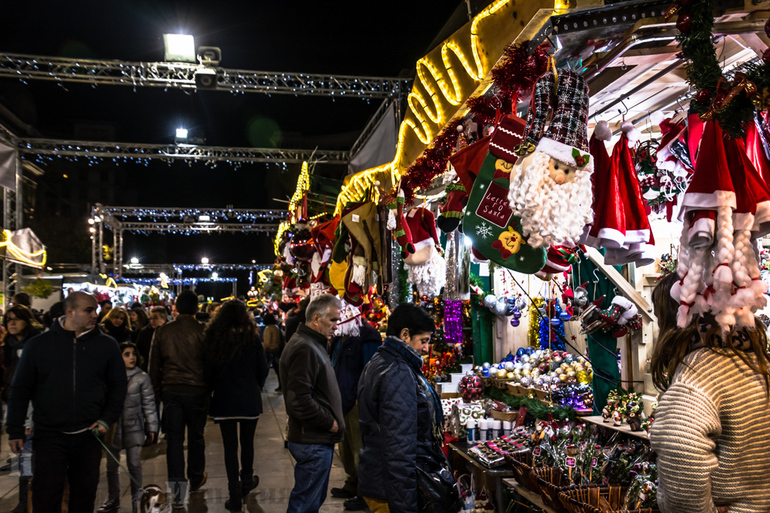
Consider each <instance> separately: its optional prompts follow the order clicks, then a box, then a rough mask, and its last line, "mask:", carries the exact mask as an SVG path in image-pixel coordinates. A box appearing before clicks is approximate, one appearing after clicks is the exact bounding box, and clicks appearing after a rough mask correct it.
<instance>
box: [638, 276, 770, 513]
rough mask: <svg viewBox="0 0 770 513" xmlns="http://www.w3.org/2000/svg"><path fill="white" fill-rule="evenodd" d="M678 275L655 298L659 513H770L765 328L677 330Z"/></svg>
mask: <svg viewBox="0 0 770 513" xmlns="http://www.w3.org/2000/svg"><path fill="white" fill-rule="evenodd" d="M678 281H679V277H678V276H676V273H672V274H670V275H669V276H667V277H665V278H663V280H661V282H660V283H659V284H658V285H657V286H656V287H655V290H654V291H653V294H652V299H653V306H654V308H655V315H656V316H657V317H658V320H659V326H660V335H659V338H658V341H657V343H656V345H655V352H654V353H653V357H652V361H651V371H652V380H653V383H654V384H655V386H656V388H658V389H659V390H660V391H661V392H662V395H661V396H660V399H659V400H658V408H657V409H656V410H655V423H654V424H653V426H652V429H651V431H650V444H651V446H652V448H653V450H655V453H656V454H657V463H658V480H659V486H658V496H657V497H658V508H659V509H660V511H661V513H695V512H699V513H702V512H709V513H714V512H717V511H718V512H720V513H724V512H726V511H736V512H741V513H760V512H766V511H770V498H769V497H768V495H767V489H768V488H769V487H770V447H768V445H767V440H768V438H769V437H770V401H769V400H768V397H770V371H769V370H768V369H770V354H768V351H767V344H768V340H767V334H766V332H765V327H764V326H763V324H762V322H761V321H760V320H758V319H757V320H756V324H755V326H756V327H754V328H733V330H732V331H729V332H726V333H725V332H722V329H721V328H720V326H719V324H718V323H717V322H716V319H715V318H714V317H713V316H712V315H711V314H706V315H701V316H697V315H696V316H695V317H694V319H693V320H692V322H691V323H690V324H689V325H688V326H687V327H685V328H683V329H680V328H678V327H677V326H676V310H677V309H678V308H679V303H678V302H677V301H675V300H673V299H672V298H671V288H672V287H673V286H674V285H675V284H676V283H677V282H678Z"/></svg>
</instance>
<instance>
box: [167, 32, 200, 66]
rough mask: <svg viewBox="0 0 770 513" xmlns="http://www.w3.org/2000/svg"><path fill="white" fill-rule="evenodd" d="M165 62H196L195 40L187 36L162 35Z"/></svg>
mask: <svg viewBox="0 0 770 513" xmlns="http://www.w3.org/2000/svg"><path fill="white" fill-rule="evenodd" d="M163 44H164V46H165V47H166V52H165V60H166V62H196V54H195V38H194V37H193V36H190V35H187V34H163Z"/></svg>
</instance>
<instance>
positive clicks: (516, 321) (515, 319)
mask: <svg viewBox="0 0 770 513" xmlns="http://www.w3.org/2000/svg"><path fill="white" fill-rule="evenodd" d="M519 324H521V321H520V320H519V319H518V317H516V314H514V315H513V317H511V326H513V327H514V328H515V327H516V326H518V325H519Z"/></svg>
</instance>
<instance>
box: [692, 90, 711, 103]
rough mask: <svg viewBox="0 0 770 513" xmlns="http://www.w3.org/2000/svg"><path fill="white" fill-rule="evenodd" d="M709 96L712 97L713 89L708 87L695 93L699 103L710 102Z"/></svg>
mask: <svg viewBox="0 0 770 513" xmlns="http://www.w3.org/2000/svg"><path fill="white" fill-rule="evenodd" d="M709 98H711V91H709V90H708V89H701V90H700V91H698V94H696V95H695V101H697V102H698V103H703V104H706V103H708V101H709Z"/></svg>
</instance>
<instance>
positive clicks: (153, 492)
mask: <svg viewBox="0 0 770 513" xmlns="http://www.w3.org/2000/svg"><path fill="white" fill-rule="evenodd" d="M169 511H171V502H170V501H168V500H167V497H166V493H165V492H164V491H163V490H162V489H161V487H160V486H158V485H154V484H151V485H147V486H145V487H144V488H142V500H141V502H140V503H139V512H140V513H167V512H169Z"/></svg>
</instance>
